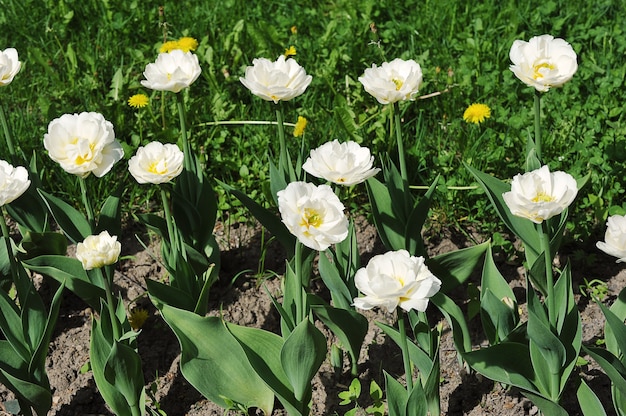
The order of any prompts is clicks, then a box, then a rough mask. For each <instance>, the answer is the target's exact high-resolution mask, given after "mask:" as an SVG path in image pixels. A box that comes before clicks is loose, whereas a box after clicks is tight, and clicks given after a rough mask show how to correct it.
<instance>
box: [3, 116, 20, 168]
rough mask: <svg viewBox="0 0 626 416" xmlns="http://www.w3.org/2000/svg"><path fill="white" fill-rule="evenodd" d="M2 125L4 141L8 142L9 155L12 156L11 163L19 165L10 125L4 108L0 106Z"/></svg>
mask: <svg viewBox="0 0 626 416" xmlns="http://www.w3.org/2000/svg"><path fill="white" fill-rule="evenodd" d="M0 124H2V132H3V133H4V140H5V141H6V144H7V148H8V149H9V155H10V156H11V163H13V164H15V163H17V160H16V153H15V147H14V146H13V139H12V138H11V133H10V131H9V125H8V123H7V119H6V116H5V115H4V107H3V106H2V105H0Z"/></svg>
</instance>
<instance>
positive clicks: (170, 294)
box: [146, 279, 196, 312]
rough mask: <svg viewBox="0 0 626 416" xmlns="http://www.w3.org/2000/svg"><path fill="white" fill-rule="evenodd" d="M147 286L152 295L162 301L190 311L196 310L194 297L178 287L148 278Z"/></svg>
mask: <svg viewBox="0 0 626 416" xmlns="http://www.w3.org/2000/svg"><path fill="white" fill-rule="evenodd" d="M146 286H147V288H148V293H149V294H150V296H152V297H153V298H156V299H158V300H159V302H161V303H164V304H167V305H169V306H172V307H174V308H178V309H184V310H186V311H190V312H193V311H194V310H195V307H196V302H195V300H194V299H193V297H192V296H191V295H190V294H189V293H187V292H185V291H183V290H181V289H179V288H177V287H174V286H170V285H167V284H165V283H161V282H158V281H156V280H152V279H146Z"/></svg>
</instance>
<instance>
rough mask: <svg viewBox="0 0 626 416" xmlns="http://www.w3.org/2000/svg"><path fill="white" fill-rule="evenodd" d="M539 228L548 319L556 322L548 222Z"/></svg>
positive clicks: (551, 322)
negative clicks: (544, 270)
mask: <svg viewBox="0 0 626 416" xmlns="http://www.w3.org/2000/svg"><path fill="white" fill-rule="evenodd" d="M537 230H538V231H539V233H540V237H541V250H542V251H543V254H544V261H545V267H546V290H547V294H546V297H547V302H548V320H549V321H550V324H551V325H552V324H554V323H555V322H556V299H555V298H554V276H553V274H552V255H551V253H550V235H549V233H548V224H547V223H546V221H543V222H542V223H541V224H540V225H538V226H537Z"/></svg>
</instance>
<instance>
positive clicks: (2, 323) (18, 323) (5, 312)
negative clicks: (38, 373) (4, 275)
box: [0, 290, 31, 363]
mask: <svg viewBox="0 0 626 416" xmlns="http://www.w3.org/2000/svg"><path fill="white" fill-rule="evenodd" d="M0 329H1V330H2V333H3V334H4V336H5V338H6V339H7V341H9V343H10V344H11V346H12V347H13V348H14V349H15V352H16V353H17V354H18V356H19V357H20V358H21V360H22V361H23V362H25V363H28V362H30V357H31V354H30V351H29V345H28V343H27V341H26V339H25V336H26V334H24V333H23V331H22V320H21V317H20V310H19V308H18V307H17V305H16V304H15V303H14V301H13V299H11V298H10V297H9V295H8V293H7V292H5V291H4V290H0Z"/></svg>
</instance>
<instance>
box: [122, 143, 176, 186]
mask: <svg viewBox="0 0 626 416" xmlns="http://www.w3.org/2000/svg"><path fill="white" fill-rule="evenodd" d="M183 160H184V155H183V152H182V150H180V149H179V148H178V146H176V145H175V144H171V143H167V144H163V143H160V142H151V143H148V144H147V145H145V146H142V147H140V148H139V149H137V153H135V155H134V156H133V157H131V158H130V160H129V161H128V171H129V172H130V174H131V175H133V178H135V180H136V181H137V182H139V183H142V184H143V183H151V184H159V183H165V182H169V181H171V180H172V179H174V178H175V177H177V176H178V175H180V173H181V172H182V171H183Z"/></svg>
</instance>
